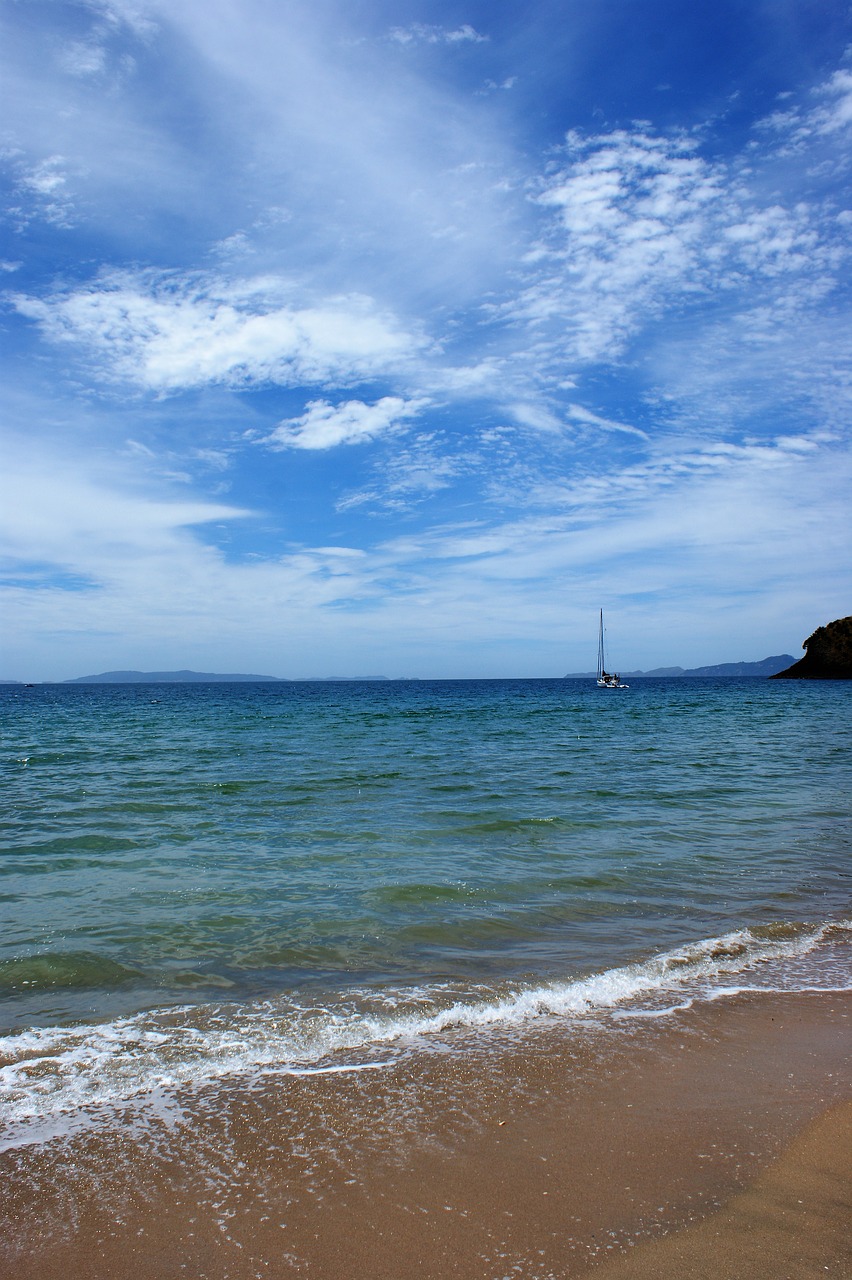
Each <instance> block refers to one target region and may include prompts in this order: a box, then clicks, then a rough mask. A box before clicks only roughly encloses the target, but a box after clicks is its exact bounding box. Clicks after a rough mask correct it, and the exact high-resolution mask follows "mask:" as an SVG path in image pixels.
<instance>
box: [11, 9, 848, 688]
mask: <svg viewBox="0 0 852 1280" xmlns="http://www.w3.org/2000/svg"><path fill="white" fill-rule="evenodd" d="M0 81H2V84H3V86H4V88H3V98H4V100H3V107H2V123H0V157H1V158H2V166H0V169H2V188H0V189H1V190H2V197H0V198H2V206H0V207H1V208H2V219H1V221H2V247H0V259H2V260H0V290H2V294H0V325H2V337H3V341H2V353H0V360H1V361H2V366H0V386H2V391H0V395H2V433H3V434H2V455H3V456H2V486H3V495H2V503H1V504H0V537H1V538H2V559H3V568H2V591H3V600H2V602H0V607H2V636H3V642H2V653H1V654H0V677H2V678H5V679H21V680H39V681H41V680H62V679H67V678H71V677H74V676H79V675H85V674H91V673H95V672H101V671H106V670H113V669H139V670H146V671H147V670H171V669H179V668H191V669H194V670H200V671H215V672H251V673H259V674H265V675H276V676H284V677H292V678H310V677H323V676H388V677H392V678H394V677H420V678H430V677H465V678H467V677H480V676H481V677H512V676H529V677H536V676H560V675H563V674H565V673H566V672H569V671H585V670H589V669H591V668H593V667H594V661H595V655H596V649H597V625H598V613H599V610H600V609H603V610H604V613H605V617H606V622H607V633H608V645H609V655H610V659H611V663H612V665H615V666H617V667H620V668H622V669H625V670H626V669H637V668H639V669H649V668H652V667H656V666H669V665H680V666H684V667H692V666H698V665H703V664H707V663H716V662H734V661H741V660H759V659H761V658H764V657H766V656H769V655H772V654H778V653H784V652H788V653H792V654H794V655H796V656H798V655H799V654H800V652H801V645H802V642H803V640H804V639H805V638H806V637H807V636H808V635H809V634H810V633H811V632H812V631H813V630H814V629H815V628H816V627H817V626H819V625H821V624H824V623H826V622H829V621H831V620H832V619H833V618H836V617H840V616H844V615H846V614H849V613H850V612H852V554H850V550H851V549H850V541H852V539H850V531H851V526H852V501H850V495H852V449H850V407H852V392H850V348H852V324H850V288H849V282H850V272H849V245H850V233H852V194H850V164H851V163H852V146H850V142H852V137H850V134H852V7H850V5H849V4H847V3H841V2H840V0H691V2H690V3H684V2H683V0H594V2H593V3H589V0H528V2H527V3H526V4H524V5H520V4H518V3H517V0H511V3H509V2H508V0H489V2H488V3H484V0H473V2H472V3H466V2H462V0H458V2H455V0H452V2H451V0H431V2H430V3H429V4H425V3H422V2H418V0H394V3H393V4H387V3H384V2H383V0H287V3H286V4H284V3H277V2H275V0H178V3H174V0H170V2H169V3H165V0H88V2H85V3H66V2H65V0H0Z"/></svg>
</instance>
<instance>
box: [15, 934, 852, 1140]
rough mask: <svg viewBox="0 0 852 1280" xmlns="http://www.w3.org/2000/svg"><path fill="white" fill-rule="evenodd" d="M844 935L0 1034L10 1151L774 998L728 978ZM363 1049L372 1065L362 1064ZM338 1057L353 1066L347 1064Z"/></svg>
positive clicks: (730, 939)
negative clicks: (328, 1082)
mask: <svg viewBox="0 0 852 1280" xmlns="http://www.w3.org/2000/svg"><path fill="white" fill-rule="evenodd" d="M850 934H852V920H850V921H842V922H839V923H834V924H823V925H819V926H810V927H805V926H785V927H778V926H772V927H768V928H757V929H741V930H737V931H734V932H731V933H729V934H725V935H723V936H720V937H716V938H708V939H702V940H701V941H698V942H693V943H689V944H687V945H685V946H683V947H678V948H675V949H673V950H670V951H666V952H663V953H661V954H658V955H656V956H652V957H651V958H650V959H647V960H644V961H641V962H637V963H635V964H629V965H624V966H621V967H617V968H613V969H608V970H606V971H604V972H601V973H596V974H591V975H588V976H586V977H583V978H577V979H571V980H566V981H562V982H550V983H544V984H538V985H531V986H527V987H523V988H520V989H512V990H505V991H503V992H498V991H495V990H493V989H490V990H489V989H486V988H484V987H482V986H479V987H475V988H470V989H468V990H466V991H459V989H458V988H457V987H455V988H451V987H447V986H437V985H436V986H432V987H425V988H419V989H417V990H415V991H412V990H408V991H400V992H384V993H381V994H380V995H379V996H376V995H375V993H372V994H369V993H363V992H361V993H359V992H354V991H351V992H349V993H348V994H346V993H344V994H342V995H341V996H340V998H339V1000H338V1001H337V1003H335V1004H333V1005H332V1004H329V1005H327V1006H321V1005H311V1006H306V1005H300V1004H299V1003H298V1002H297V1001H296V1000H294V999H289V1000H286V999H280V1000H275V1001H264V1002H258V1003H255V1004H247V1005H242V1006H240V1005H200V1006H182V1007H180V1008H178V1009H175V1008H172V1009H169V1010H159V1011H156V1010H155V1011H152V1012H148V1013H143V1014H137V1015H135V1016H133V1017H129V1018H124V1019H120V1020H117V1021H115V1022H110V1023H103V1024H100V1025H86V1026H72V1027H45V1028H34V1029H32V1030H29V1031H25V1032H21V1033H18V1034H15V1035H10V1036H6V1037H0V1108H2V1111H0V1116H4V1117H5V1120H6V1123H7V1124H8V1125H9V1126H10V1127H9V1129H8V1131H7V1134H6V1139H5V1144H6V1145H7V1146H9V1145H17V1144H18V1143H19V1142H20V1141H32V1140H33V1139H32V1137H31V1136H27V1133H28V1129H27V1126H28V1125H33V1126H37V1128H38V1132H39V1134H44V1133H47V1134H48V1136H50V1135H51V1134H52V1133H53V1132H59V1131H61V1130H62V1127H63V1125H66V1127H67V1117H68V1116H69V1115H70V1114H72V1113H75V1112H86V1111H87V1110H89V1109H91V1108H103V1107H110V1106H116V1105H121V1104H125V1103H128V1102H130V1101H132V1100H133V1099H137V1098H142V1097H146V1096H147V1097H150V1096H151V1095H154V1094H162V1093H163V1092H166V1093H169V1092H175V1091H178V1090H180V1089H182V1088H187V1087H194V1086H200V1085H204V1084H207V1083H211V1082H213V1081H214V1080H217V1079H221V1078H223V1077H226V1076H235V1075H245V1074H247V1073H251V1074H269V1073H276V1074H285V1073H286V1074H290V1075H293V1074H302V1073H304V1074H315V1073H317V1072H320V1071H322V1072H326V1073H329V1074H331V1073H334V1072H336V1071H350V1070H356V1069H358V1070H360V1069H367V1068H370V1069H374V1068H375V1067H377V1066H378V1065H380V1064H379V1063H377V1062H376V1060H375V1056H374V1055H375V1052H376V1050H377V1049H379V1048H380V1047H381V1046H391V1045H393V1044H394V1043H397V1044H401V1043H402V1042H408V1043H409V1044H410V1043H411V1042H414V1043H417V1042H418V1041H420V1042H421V1043H422V1042H424V1041H425V1040H427V1039H428V1038H429V1037H435V1036H438V1035H442V1034H444V1033H448V1032H452V1031H453V1030H454V1029H464V1028H467V1029H476V1028H487V1027H496V1026H504V1027H512V1026H521V1025H523V1024H525V1023H529V1022H530V1021H531V1020H534V1019H537V1018H542V1017H551V1018H552V1017H556V1018H564V1019H572V1018H582V1019H587V1018H589V1017H594V1016H612V1015H613V1014H614V1015H615V1016H617V1017H619V1018H621V1017H624V1016H646V1017H648V1016H653V1017H660V1016H665V1015H666V1014H670V1013H673V1012H676V1011H678V1010H681V1009H686V1008H688V1007H689V1006H690V1004H691V1003H693V1002H694V1000H695V999H703V1000H707V999H718V998H720V997H721V996H722V995H726V994H735V993H737V992H739V991H744V990H751V989H754V990H759V991H771V990H772V989H773V984H772V982H771V981H767V982H766V983H765V985H759V984H755V985H754V986H753V987H752V986H750V985H749V986H746V985H743V984H742V983H739V982H737V981H736V979H737V978H739V977H741V976H743V975H745V974H746V973H748V972H749V971H752V970H755V969H756V968H757V966H759V965H761V963H763V962H771V961H776V962H781V965H782V968H783V966H784V965H787V966H790V965H792V966H793V969H795V963H796V962H797V961H802V960H803V959H804V957H807V956H809V955H810V954H811V953H812V952H814V951H815V950H817V949H818V948H820V947H824V946H826V945H829V946H830V945H831V944H835V943H840V942H842V941H844V940H847V939H848V938H849V935H850ZM776 968H777V966H776ZM770 969H771V970H772V971H773V972H774V971H775V969H773V967H772V966H770ZM791 972H792V970H791ZM725 978H731V979H734V981H732V982H728V983H726V982H724V979H725ZM791 982H792V985H791V984H790V983H788V984H787V985H782V986H780V987H778V988H777V989H783V990H786V991H790V990H803V991H805V990H834V989H843V990H848V989H849V988H848V987H845V986H844V987H842V988H836V987H834V986H831V987H828V986H826V987H813V986H812V985H810V983H809V982H808V981H807V980H805V978H804V971H803V972H802V974H800V975H799V976H798V977H797V976H796V975H795V973H793V978H792V979H791ZM364 1053H369V1054H370V1060H369V1061H367V1062H364V1061H359V1060H358V1055H359V1054H361V1055H363V1054H364ZM346 1055H350V1056H354V1058H355V1061H351V1062H350V1061H343V1060H342V1059H344V1058H345V1056H346ZM335 1058H336V1059H337V1061H333V1059H335ZM63 1117H64V1118H66V1119H63ZM51 1118H52V1119H53V1120H54V1121H55V1122H56V1126H55V1127H54V1128H53V1129H51V1125H50V1120H51ZM40 1140H41V1139H40ZM2 1145H3V1144H2V1143H0V1147H2Z"/></svg>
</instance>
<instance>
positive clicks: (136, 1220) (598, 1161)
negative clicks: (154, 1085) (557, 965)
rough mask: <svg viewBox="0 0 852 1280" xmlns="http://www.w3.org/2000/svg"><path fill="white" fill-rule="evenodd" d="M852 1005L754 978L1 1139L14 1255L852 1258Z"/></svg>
mask: <svg viewBox="0 0 852 1280" xmlns="http://www.w3.org/2000/svg"><path fill="white" fill-rule="evenodd" d="M849 1007H850V1001H849V998H848V997H840V996H828V995H820V996H816V995H801V996H784V997H779V996H759V997H757V996H740V997H737V998H736V999H730V1000H728V1001H724V1002H719V1003H717V1004H715V1005H711V1006H705V1007H703V1008H700V1009H696V1010H693V1011H690V1012H689V1013H686V1014H681V1015H678V1016H677V1017H675V1018H671V1019H667V1020H665V1021H658V1022H654V1021H648V1022H635V1023H629V1022H626V1023H623V1024H621V1029H620V1030H619V1029H618V1028H615V1029H608V1030H607V1031H606V1032H605V1033H595V1032H594V1030H593V1029H589V1030H588V1031H587V1032H586V1033H584V1034H580V1035H578V1033H577V1029H576V1028H571V1029H570V1033H569V1030H568V1029H566V1028H563V1027H560V1026H559V1025H558V1024H556V1023H551V1024H549V1025H548V1026H546V1027H540V1028H537V1029H535V1030H531V1031H529V1032H528V1033H525V1035H524V1036H523V1038H522V1039H520V1038H516V1039H514V1040H512V1039H511V1038H509V1037H504V1038H503V1039H502V1041H501V1042H499V1043H498V1042H496V1040H493V1041H492V1042H491V1043H490V1044H489V1045H488V1046H487V1047H483V1046H479V1047H477V1046H476V1045H475V1044H472V1043H471V1042H470V1041H469V1040H466V1039H464V1038H462V1037H458V1038H453V1037H452V1036H448V1037H447V1038H446V1039H445V1041H444V1045H443V1048H444V1049H445V1050H446V1051H445V1052H437V1051H436V1052H430V1053H424V1052H417V1053H413V1054H411V1055H410V1056H407V1057H401V1058H400V1060H399V1061H398V1062H397V1063H396V1064H395V1065H393V1066H389V1067H387V1068H385V1069H384V1070H382V1071H375V1072H363V1073H360V1074H356V1075H339V1076H309V1077H283V1078H278V1079H276V1080H273V1081H270V1082H266V1083H265V1084H263V1085H262V1086H257V1087H254V1088H249V1087H247V1086H241V1087H231V1088H230V1089H223V1088H218V1089H215V1090H214V1089H210V1090H208V1091H205V1092H204V1093H203V1094H201V1095H199V1096H196V1097H194V1098H192V1099H189V1100H186V1107H187V1110H186V1112H185V1114H184V1116H183V1117H181V1118H179V1119H177V1120H172V1121H171V1122H169V1123H166V1122H161V1121H156V1120H152V1121H150V1122H149V1123H148V1124H147V1126H146V1127H143V1128H139V1127H138V1125H135V1126H134V1127H130V1126H127V1127H124V1128H122V1127H121V1126H120V1125H113V1126H111V1127H102V1128H99V1129H96V1130H94V1131H93V1132H91V1133H90V1134H88V1135H86V1136H85V1137H78V1138H76V1139H73V1140H72V1141H70V1142H67V1143H65V1144H63V1143H54V1144H51V1145H50V1146H49V1147H47V1148H44V1149H41V1150H36V1149H29V1150H24V1151H22V1152H19V1153H7V1155H5V1156H3V1157H2V1158H0V1179H2V1187H3V1192H4V1194H3V1203H2V1206H0V1218H2V1219H3V1220H2V1222H0V1240H2V1244H0V1274H2V1275H3V1276H9V1277H10V1278H11V1277H12V1276H14V1277H15V1280H59V1277H62V1280H71V1278H73V1280H93V1278H95V1277H98V1278H100V1277H110V1280H113V1278H114V1280H124V1278H125V1277H126V1278H127V1280H149V1278H151V1280H153V1277H158V1278H160V1277H169V1278H170V1277H179V1276H191V1277H194V1278H197V1280H202V1278H209V1280H220V1278H221V1280H225V1278H226V1277H227V1278H228V1280H244V1278H245V1280H248V1278H249V1277H259V1276H268V1277H290V1276H306V1277H317V1278H319V1280H356V1278H357V1280H362V1278H363V1280H408V1277H411V1276H420V1277H428V1278H430V1280H443V1278H444V1277H458V1278H459V1280H492V1278H493V1280H503V1278H504V1277H509V1278H511V1280H515V1278H518V1280H556V1278H557V1277H558V1278H559V1280H563V1278H564V1280H573V1278H579V1277H587V1276H589V1277H591V1276H594V1277H595V1280H616V1278H618V1280H627V1278H628V1277H634V1276H635V1277H637V1278H638V1277H646V1276H655V1277H656V1276H659V1277H664V1278H665V1277H670V1278H671V1280H674V1278H675V1277H677V1278H678V1280H691V1277H702V1278H708V1280H709V1277H713V1278H714V1280H739V1278H740V1277H742V1280H745V1278H746V1277H749V1280H751V1278H752V1277H753V1278H755V1280H762V1278H763V1277H766V1280H769V1277H770V1276H771V1277H772V1280H784V1277H789V1278H790V1280H792V1278H793V1277H796V1278H799V1277H816V1276H825V1275H828V1276H833V1277H835V1278H836V1277H840V1276H846V1277H848V1276H850V1275H852V1259H851V1258H850V1255H849V1252H848V1247H847V1242H846V1236H845V1234H844V1226H845V1225H846V1222H845V1219H844V1209H843V1204H842V1202H843V1199H844V1196H846V1197H848V1191H849V1169H848V1166H847V1165H846V1163H845V1162H846V1160H847V1158H848V1141H847V1140H848V1136H849V1126H850V1115H852V1111H850V1108H849V1107H848V1106H844V1105H843V1104H847V1103H849V1101H850V1098H852V1090H850V1086H849V1079H848V1076H847V1075H846V1068H847V1063H848V1049H849V1039H848V1035H849V1031H848V1029H849V1019H848V1012H849ZM808 1125H811V1126H812V1127H811V1128H810V1129H808V1128H807V1127H806V1126H808ZM791 1144H792V1145H791ZM785 1148H786V1149H787V1154H786V1155H782V1153H783V1152H784V1150H785ZM779 1157H780V1159H779ZM800 1202H801V1203H800Z"/></svg>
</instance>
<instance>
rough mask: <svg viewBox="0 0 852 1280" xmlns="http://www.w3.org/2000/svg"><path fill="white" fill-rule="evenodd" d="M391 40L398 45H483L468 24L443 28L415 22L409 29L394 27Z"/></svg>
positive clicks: (476, 32)
mask: <svg viewBox="0 0 852 1280" xmlns="http://www.w3.org/2000/svg"><path fill="white" fill-rule="evenodd" d="M390 38H391V40H395V41H396V43H397V44H482V43H483V41H485V40H487V39H488V37H487V36H483V35H480V33H479V32H478V31H476V30H475V29H474V28H473V27H472V26H471V25H470V23H468V22H465V23H463V24H462V25H461V26H460V27H442V26H439V25H436V24H434V23H427V22H414V23H412V24H411V25H410V26H408V27H392V28H391V32H390Z"/></svg>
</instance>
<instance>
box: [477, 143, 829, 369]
mask: <svg viewBox="0 0 852 1280" xmlns="http://www.w3.org/2000/svg"><path fill="white" fill-rule="evenodd" d="M566 153H567V156H568V163H567V164H565V165H564V166H562V167H560V168H558V169H557V170H555V171H554V172H552V173H550V174H549V175H548V176H547V177H546V178H545V179H544V180H543V182H542V184H541V186H540V189H539V190H538V192H537V193H536V196H535V199H536V200H537V202H538V203H539V205H540V206H541V207H542V208H543V209H545V210H547V211H548V212H549V214H550V220H549V224H548V225H547V226H546V227H545V230H544V234H543V236H542V238H541V239H540V241H539V243H538V245H537V246H535V248H534V249H533V251H532V252H531V253H530V254H529V255H528V263H529V269H528V284H527V287H526V289H524V290H523V291H522V292H521V293H520V294H519V296H518V297H517V298H515V299H512V300H511V301H508V302H506V303H505V304H504V306H503V307H502V308H500V307H497V308H496V309H495V310H496V314H498V315H502V316H504V317H506V318H510V319H512V320H515V321H522V322H525V323H526V324H528V325H532V326H534V327H536V328H538V329H539V330H541V331H542V333H547V332H550V333H552V334H555V333H556V332H557V331H558V332H559V338H558V339H557V338H555V337H553V338H552V342H553V344H554V347H553V350H554V353H558V357H559V358H560V359H562V360H564V359H565V358H566V357H567V358H569V359H573V360H576V361H578V362H581V363H590V362H594V361H607V360H613V359H617V358H618V357H619V356H620V355H621V354H622V353H623V352H624V350H625V349H626V347H627V345H628V343H629V342H630V340H631V339H632V338H633V337H634V336H635V335H636V334H637V333H638V332H639V331H640V330H641V329H647V328H648V327H649V326H650V325H651V324H653V322H654V321H655V320H657V319H659V318H660V317H661V316H663V315H664V314H667V313H668V312H670V311H671V309H672V308H675V307H682V306H688V305H689V304H690V303H691V302H692V301H693V300H695V299H697V298H699V297H700V298H707V297H708V296H713V295H716V296H717V297H720V298H721V297H725V296H726V295H728V296H729V297H730V298H731V299H732V300H736V299H739V298H740V296H741V295H743V294H746V295H748V297H749V305H753V302H754V298H753V296H752V294H753V291H754V289H755V288H756V287H758V286H760V287H763V288H764V289H770V288H771V287H773V286H774V285H775V284H776V283H777V284H779V287H780V285H781V284H782V283H783V288H784V289H785V291H787V292H789V289H790V287H791V284H795V285H796V286H797V287H800V288H801V289H805V290H807V289H810V288H812V286H813V282H814V280H821V281H822V286H823V291H824V290H825V289H826V288H831V287H832V285H833V283H834V281H835V279H836V277H837V268H838V265H839V261H840V256H839V254H840V251H839V246H838V243H835V242H832V240H831V235H830V233H829V231H828V230H827V224H826V222H825V220H824V219H823V217H822V213H821V211H820V209H819V208H818V207H816V206H813V205H811V204H808V203H806V202H803V201H800V202H797V203H796V204H794V205H793V206H792V207H785V206H782V205H781V204H779V203H777V201H776V202H775V203H772V204H769V205H764V204H763V203H762V202H761V200H760V197H759V195H758V194H757V190H758V187H757V184H754V190H753V189H752V187H751V186H750V185H749V182H748V175H747V174H746V173H745V172H740V170H739V168H738V167H737V165H736V164H735V163H734V164H727V163H723V162H721V161H710V160H707V159H704V158H703V157H702V156H701V155H700V154H699V151H698V146H697V143H696V141H695V140H694V139H693V138H690V137H687V136H683V135H681V136H675V137H665V136H661V135H656V134H653V133H651V132H649V131H648V130H647V129H642V130H637V131H633V132H628V131H625V130H615V131H613V132H612V133H609V134H600V135H596V136H593V137H589V138H585V137H582V136H580V135H578V134H570V135H569V137H568V142H567V147H566Z"/></svg>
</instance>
